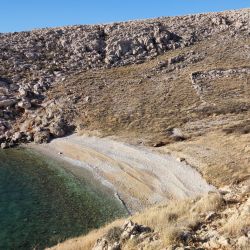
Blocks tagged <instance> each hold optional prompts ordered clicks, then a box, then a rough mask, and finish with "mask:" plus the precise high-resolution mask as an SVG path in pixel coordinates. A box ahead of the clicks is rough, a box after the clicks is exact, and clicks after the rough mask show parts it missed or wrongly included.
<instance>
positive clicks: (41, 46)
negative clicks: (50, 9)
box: [0, 9, 250, 147]
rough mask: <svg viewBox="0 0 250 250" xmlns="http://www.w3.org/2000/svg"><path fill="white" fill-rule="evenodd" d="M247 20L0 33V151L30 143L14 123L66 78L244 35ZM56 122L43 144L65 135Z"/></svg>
mask: <svg viewBox="0 0 250 250" xmlns="http://www.w3.org/2000/svg"><path fill="white" fill-rule="evenodd" d="M249 16H250V10H249V9H245V10H239V11H229V12H224V13H211V14H199V15H188V16H182V17H168V18H158V19H149V20H143V21H132V22H124V23H113V24H107V25H93V26H88V25H84V26H72V27H62V28H53V29H41V30H34V31H29V32H19V33H7V34H0V61H1V63H0V141H1V142H2V143H3V144H2V147H6V146H8V145H12V144H13V143H15V142H17V141H19V140H21V139H22V140H24V141H25V140H32V138H34V133H35V132H34V131H32V129H31V128H29V131H27V130H25V131H22V132H23V134H22V135H21V134H20V133H19V134H16V135H14V134H15V133H16V132H20V128H18V126H17V127H16V126H15V125H16V124H17V123H16V121H17V120H18V119H19V118H20V117H22V116H23V114H29V115H31V116H32V114H35V111H36V110H37V109H38V108H39V107H40V106H41V105H42V104H43V100H44V98H45V97H46V91H47V90H48V89H49V88H50V87H51V86H52V85H53V84H60V83H61V82H63V81H64V80H65V77H67V76H69V75H74V74H76V73H78V72H82V71H87V70H90V69H100V68H111V67H119V66H124V65H129V64H138V63H142V62H144V61H147V60H150V59H152V58H155V57H157V56H158V55H160V54H163V53H164V52H167V51H170V50H175V49H178V48H185V47H188V46H191V45H192V44H195V43H197V42H199V41H204V40H206V39H210V38H211V37H215V36H216V35H217V34H223V32H229V34H230V36H231V37H237V36H239V35H241V36H242V35H243V36H249V32H250V25H249V23H250V18H249ZM57 121H59V122H57V123H56V124H57V125H56V128H57V129H51V130H50V131H47V132H46V133H45V132H43V134H44V138H45V139H44V140H45V141H46V140H47V139H46V138H47V136H48V135H49V134H50V135H52V136H59V135H63V134H64V133H63V131H62V130H63V125H61V124H63V123H64V122H62V121H61V119H60V115H59V117H58V118H57ZM58 124H59V125H58ZM13 136H14V137H13ZM44 140H43V139H41V138H40V137H39V139H37V141H38V142H39V141H40V142H42V141H44ZM6 142H7V144H6Z"/></svg>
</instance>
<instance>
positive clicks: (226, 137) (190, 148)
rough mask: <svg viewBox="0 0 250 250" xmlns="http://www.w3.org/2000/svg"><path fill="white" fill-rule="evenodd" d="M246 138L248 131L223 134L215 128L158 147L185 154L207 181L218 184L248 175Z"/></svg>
mask: <svg viewBox="0 0 250 250" xmlns="http://www.w3.org/2000/svg"><path fill="white" fill-rule="evenodd" d="M237 122H239V121H237ZM226 124H227V120H226ZM202 125H203V126H206V124H205V123H202ZM220 126H222V125H220ZM226 126H228V125H226ZM237 127H239V125H238V126H237ZM249 141H250V134H238V133H231V134H226V133H225V132H222V131H220V130H218V131H214V132H210V133H207V134H206V135H204V136H200V137H197V138H195V139H193V140H189V141H186V142H178V143H174V144H170V145H168V146H166V147H164V148H161V150H162V151H163V152H168V153H171V154H172V155H174V156H176V157H183V158H185V159H186V161H187V162H188V163H189V164H191V165H192V166H194V167H195V168H196V169H197V170H198V171H199V172H200V173H201V174H202V176H203V177H204V178H205V179H206V180H207V181H208V182H209V183H212V184H213V185H215V186H217V187H221V186H224V185H230V184H233V183H238V182H241V181H244V180H246V179H247V178H249V177H250V168H249V160H250V159H249V155H250V154H249V153H250V147H249Z"/></svg>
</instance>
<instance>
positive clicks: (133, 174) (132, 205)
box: [38, 135, 213, 212]
mask: <svg viewBox="0 0 250 250" xmlns="http://www.w3.org/2000/svg"><path fill="white" fill-rule="evenodd" d="M38 149H40V150H42V151H44V152H45V153H46V152H47V153H49V154H53V155H54V156H57V157H60V158H61V159H63V160H66V161H68V162H70V163H72V164H75V165H77V166H80V167H83V168H86V169H89V170H91V171H92V172H93V174H94V175H95V177H96V178H98V179H99V180H100V181H101V182H103V184H106V185H109V186H110V187H112V188H113V189H114V191H115V193H116V195H117V196H118V197H119V198H120V199H121V200H123V201H124V202H125V204H126V206H127V207H128V209H129V210H130V211H131V212H135V211H139V210H141V209H142V208H144V207H146V206H148V205H152V204H155V203H158V202H161V201H164V200H167V199H181V198H185V197H190V196H196V195H199V194H202V193H207V192H208V191H210V190H212V189H213V187H212V186H210V185H208V184H207V183H206V181H205V180H204V179H203V178H202V177H201V175H200V174H199V173H198V172H197V171H196V170H195V169H193V168H192V167H190V166H189V165H187V164H186V163H184V162H178V161H177V160H176V159H175V158H173V157H172V156H169V155H166V154H159V153H157V152H154V151H152V150H149V149H147V148H145V147H142V146H140V147H139V146H137V147H136V146H132V145H129V144H126V143H123V142H118V141H115V140H113V139H110V138H98V137H88V136H77V135H71V136H68V137H65V138H59V139H55V140H53V141H52V142H50V143H49V144H46V145H39V146H38ZM59 152H60V154H58V153H59Z"/></svg>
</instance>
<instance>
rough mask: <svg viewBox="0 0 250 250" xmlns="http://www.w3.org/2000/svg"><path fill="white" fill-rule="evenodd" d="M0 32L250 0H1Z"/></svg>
mask: <svg viewBox="0 0 250 250" xmlns="http://www.w3.org/2000/svg"><path fill="white" fill-rule="evenodd" d="M0 7H1V12H0V32H13V31H22V30H30V29H34V28H41V27H54V26H63V25H74V24H94V23H109V22H114V21H124V20H132V19H142V18H150V17H159V16H175V15H183V14H190V13H202V12H210V11H223V10H229V9H240V8H247V7H250V0H173V1H172V0H120V1H119V0H0Z"/></svg>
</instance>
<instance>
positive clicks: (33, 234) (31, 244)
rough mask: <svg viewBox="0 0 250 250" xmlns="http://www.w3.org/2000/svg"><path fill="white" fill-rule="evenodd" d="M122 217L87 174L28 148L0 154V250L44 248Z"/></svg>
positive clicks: (112, 200)
mask: <svg viewBox="0 0 250 250" xmlns="http://www.w3.org/2000/svg"><path fill="white" fill-rule="evenodd" d="M125 214H126V210H125V208H124V207H123V206H122V204H121V203H120V202H119V201H118V200H117V199H115V197H114V195H113V193H112V192H111V191H110V190H108V189H107V188H105V187H104V186H103V185H101V184H100V183H98V182H96V181H95V180H94V178H93V177H92V176H91V174H90V173H89V172H87V171H86V170H84V169H79V168H77V167H72V166H70V165H68V164H67V163H64V162H61V161H58V160H55V159H52V158H48V157H47V156H44V155H42V154H40V153H37V152H35V151H33V150H31V149H8V150H0V249H4V250H8V249H11V250H13V249H18V250H19V249H20V250H21V249H25V250H29V249H44V248H45V247H48V246H52V245H54V244H56V243H58V242H61V241H63V240H65V239H68V238H71V237H75V236H79V235H82V234H85V233H87V232H88V231H90V230H91V229H93V228H98V227H100V226H101V225H103V224H105V223H106V222H108V221H111V220H113V219H115V218H117V217H121V216H124V215H125Z"/></svg>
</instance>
